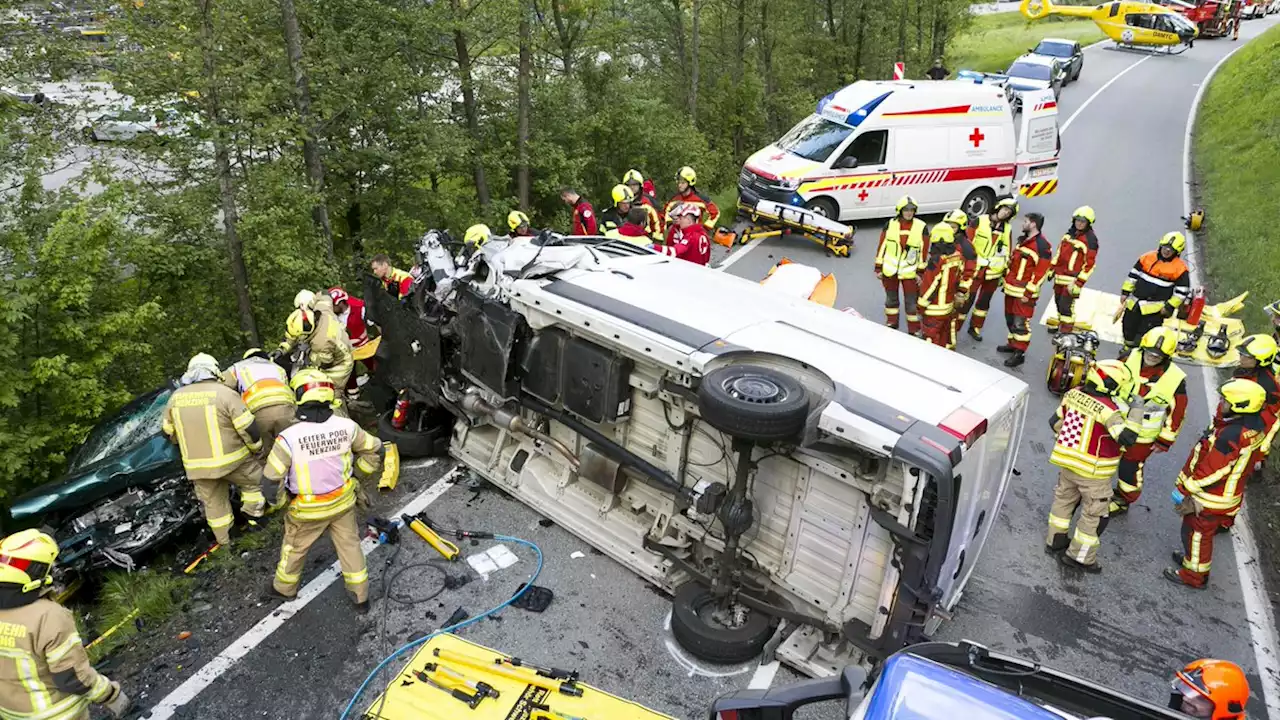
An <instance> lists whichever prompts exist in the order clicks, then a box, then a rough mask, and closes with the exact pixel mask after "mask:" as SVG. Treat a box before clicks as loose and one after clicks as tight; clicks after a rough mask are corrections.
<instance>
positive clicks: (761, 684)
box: [747, 660, 778, 690]
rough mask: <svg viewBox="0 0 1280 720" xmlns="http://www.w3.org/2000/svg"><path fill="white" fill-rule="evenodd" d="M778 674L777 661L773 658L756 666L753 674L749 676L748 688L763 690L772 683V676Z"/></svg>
mask: <svg viewBox="0 0 1280 720" xmlns="http://www.w3.org/2000/svg"><path fill="white" fill-rule="evenodd" d="M777 674H778V661H777V660H774V661H773V662H770V663H765V664H764V665H761V666H760V667H758V668H756V671H755V674H753V675H752V676H751V682H749V683H747V689H748V690H764V689H765V688H767V687H769V686H770V685H772V684H773V678H774V676H775V675H777Z"/></svg>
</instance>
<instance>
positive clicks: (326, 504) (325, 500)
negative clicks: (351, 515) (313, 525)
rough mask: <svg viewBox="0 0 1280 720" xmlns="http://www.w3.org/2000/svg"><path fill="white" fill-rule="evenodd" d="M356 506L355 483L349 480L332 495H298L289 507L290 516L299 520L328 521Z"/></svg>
mask: <svg viewBox="0 0 1280 720" xmlns="http://www.w3.org/2000/svg"><path fill="white" fill-rule="evenodd" d="M355 504H356V493H355V483H353V482H351V481H350V480H348V481H347V482H346V483H345V484H344V485H343V486H342V487H340V488H338V489H337V490H334V491H333V492H331V493H326V494H324V495H312V496H304V495H298V496H297V497H295V498H294V499H293V502H292V503H290V505H289V514H290V515H292V516H293V517H295V518H297V519H298V520H326V519H328V518H331V517H334V516H335V515H339V514H341V513H343V512H346V511H347V510H350V509H351V508H353V507H355Z"/></svg>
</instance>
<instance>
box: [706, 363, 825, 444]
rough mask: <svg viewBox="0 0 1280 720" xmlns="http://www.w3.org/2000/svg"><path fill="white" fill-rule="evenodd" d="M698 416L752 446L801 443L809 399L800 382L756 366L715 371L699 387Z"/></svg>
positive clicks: (807, 414)
mask: <svg viewBox="0 0 1280 720" xmlns="http://www.w3.org/2000/svg"><path fill="white" fill-rule="evenodd" d="M698 413H699V414H700V415H701V416H702V419H703V420H705V421H706V422H707V424H709V425H710V426H711V427H713V428H715V429H717V430H719V431H720V432H723V433H728V434H729V435H731V436H733V437H735V438H739V439H742V440H750V441H752V442H760V443H771V442H784V441H787V440H795V439H797V438H799V437H800V434H801V433H802V432H803V431H804V426H805V421H806V420H807V419H808V417H809V395H808V393H806V392H805V389H804V387H803V386H802V385H801V384H800V382H799V381H797V380H796V379H795V378H793V377H791V376H789V375H787V374H785V373H781V372H778V371H777V370H771V369H769V368H764V367H758V366H755V365H729V366H727V367H722V368H719V369H716V370H713V371H711V372H710V373H708V374H707V376H706V377H704V378H703V379H702V384H701V385H699V386H698Z"/></svg>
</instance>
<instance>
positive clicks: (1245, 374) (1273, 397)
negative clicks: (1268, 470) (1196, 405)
mask: <svg viewBox="0 0 1280 720" xmlns="http://www.w3.org/2000/svg"><path fill="white" fill-rule="evenodd" d="M1276 367H1277V366H1274V365H1273V366H1271V367H1256V368H1249V369H1245V368H1236V369H1235V372H1233V373H1231V376H1232V377H1235V378H1242V379H1245V380H1252V381H1254V382H1256V383H1258V384H1259V385H1261V386H1262V390H1263V391H1264V392H1265V393H1266V394H1267V395H1266V399H1265V400H1264V401H1263V404H1262V412H1260V413H1258V417H1260V418H1262V424H1263V427H1264V430H1263V432H1265V433H1266V441H1265V442H1264V443H1263V444H1262V454H1263V455H1264V456H1266V455H1269V454H1270V453H1271V444H1272V442H1273V441H1274V440H1275V439H1276V435H1277V431H1278V430H1280V377H1278V376H1277V373H1276ZM1222 409H1223V404H1222V403H1218V410H1217V412H1216V413H1215V414H1214V416H1213V422H1214V424H1215V425H1216V424H1217V423H1220V422H1222Z"/></svg>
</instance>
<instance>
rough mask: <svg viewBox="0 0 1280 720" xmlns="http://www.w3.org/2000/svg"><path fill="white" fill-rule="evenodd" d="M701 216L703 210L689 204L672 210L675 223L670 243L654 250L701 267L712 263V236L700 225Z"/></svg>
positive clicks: (655, 247) (656, 246)
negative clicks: (699, 217)
mask: <svg viewBox="0 0 1280 720" xmlns="http://www.w3.org/2000/svg"><path fill="white" fill-rule="evenodd" d="M701 214H702V210H701V209H699V208H698V207H696V206H694V205H690V204H688V203H684V204H681V205H678V206H676V207H675V209H674V210H672V216H673V217H674V218H675V223H674V224H673V225H672V231H671V238H670V242H669V243H668V244H666V245H654V246H653V249H654V250H657V251H658V252H660V253H662V254H664V255H670V256H672V257H678V258H680V259H681V260H688V261H689V262H691V263H697V264H699V265H706V264H707V263H709V262H711V236H710V235H708V234H707V228H706V227H705V226H703V225H700V224H699V223H698V216H699V215H701Z"/></svg>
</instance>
